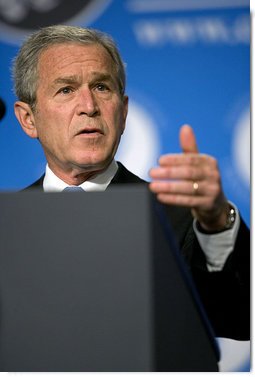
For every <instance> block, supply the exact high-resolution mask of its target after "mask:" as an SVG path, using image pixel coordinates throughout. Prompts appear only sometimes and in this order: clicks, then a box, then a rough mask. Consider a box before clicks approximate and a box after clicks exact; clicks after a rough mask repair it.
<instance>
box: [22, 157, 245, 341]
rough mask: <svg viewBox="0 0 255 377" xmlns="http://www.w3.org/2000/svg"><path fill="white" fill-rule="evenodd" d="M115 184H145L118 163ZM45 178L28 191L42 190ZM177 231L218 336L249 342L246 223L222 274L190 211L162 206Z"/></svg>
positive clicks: (242, 225)
mask: <svg viewBox="0 0 255 377" xmlns="http://www.w3.org/2000/svg"><path fill="white" fill-rule="evenodd" d="M118 165H119V169H118V171H117V173H116V175H115V176H114V178H113V180H112V181H111V185H112V184H123V183H124V184H127V183H136V184H137V183H140V184H146V182H145V181H143V180H142V179H140V178H139V177H137V176H136V175H134V174H132V173H131V172H130V171H128V170H127V169H126V168H125V167H124V166H123V165H122V164H121V163H119V162H118ZM43 178H44V176H42V177H41V178H40V179H39V180H38V181H36V182H35V183H34V184H32V185H31V186H29V187H28V188H26V189H25V190H28V189H40V190H42V183H43ZM162 207H164V210H165V211H166V212H167V217H168V220H169V222H170V223H171V226H172V228H173V230H174V233H175V236H176V240H177V243H178V245H179V248H180V251H181V254H182V255H183V257H184V259H185V260H186V262H187V264H188V266H189V269H190V272H191V275H192V277H193V280H194V283H195V285H196V287H197V290H198V292H199V295H200V298H201V300H202V302H203V305H204V307H205V310H206V312H207V315H208V317H209V319H210V321H211V324H212V326H213V328H214V332H215V334H216V336H219V337H227V338H233V339H239V340H248V339H249V338H250V233H249V230H248V228H247V227H246V225H245V223H244V222H243V221H242V220H241V226H240V229H239V233H238V236H237V240H236V244H235V249H234V251H233V253H231V255H230V256H229V257H228V259H227V261H226V263H225V266H224V268H223V270H222V271H220V272H208V270H207V267H206V261H205V256H204V253H203V251H202V250H201V248H200V246H199V243H198V240H197V238H196V235H195V233H194V231H193V226H192V223H193V218H192V216H191V213H190V210H189V209H186V208H181V207H175V206H162Z"/></svg>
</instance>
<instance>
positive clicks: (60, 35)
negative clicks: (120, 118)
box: [12, 25, 126, 110]
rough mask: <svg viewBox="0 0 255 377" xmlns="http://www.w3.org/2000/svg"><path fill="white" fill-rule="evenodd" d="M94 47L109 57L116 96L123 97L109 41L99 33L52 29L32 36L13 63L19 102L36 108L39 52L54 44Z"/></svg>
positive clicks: (119, 65)
mask: <svg viewBox="0 0 255 377" xmlns="http://www.w3.org/2000/svg"><path fill="white" fill-rule="evenodd" d="M62 43H77V44H82V45H88V44H98V45H101V46H103V47H104V48H105V49H106V51H107V52H108V53H109V55H110V56H111V58H112V60H113V63H114V65H115V70H116V79H117V82H118V86H119V91H120V94H121V95H122V96H123V95H124V93H125V84H126V75H125V66H124V63H123V61H122V59H121V56H120V53H119V51H118V48H117V46H116V44H115V42H114V41H113V39H112V38H111V37H110V36H109V35H107V34H106V33H103V32H101V31H99V30H95V29H88V28H82V27H77V26H66V25H53V26H48V27H44V28H42V29H40V30H39V31H37V32H35V33H33V34H32V35H31V36H30V37H29V38H28V39H27V40H26V41H25V42H24V44H23V45H22V47H21V48H20V50H19V53H18V55H17V56H16V58H15V59H14V62H13V70H12V74H13V80H14V89H15V93H16V95H17V97H18V99H19V100H21V101H23V102H26V103H28V104H29V105H30V106H31V108H32V110H34V109H35V106H36V91H37V84H38V69H37V68H38V60H39V56H40V54H41V53H42V51H44V50H46V49H47V48H48V47H50V46H52V45H55V44H62Z"/></svg>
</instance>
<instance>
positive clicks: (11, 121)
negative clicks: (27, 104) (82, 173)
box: [0, 0, 250, 370]
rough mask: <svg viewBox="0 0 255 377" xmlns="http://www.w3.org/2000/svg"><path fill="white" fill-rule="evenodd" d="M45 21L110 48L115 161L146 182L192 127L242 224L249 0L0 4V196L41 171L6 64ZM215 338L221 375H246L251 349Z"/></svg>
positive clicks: (246, 208) (246, 210) (246, 211)
mask: <svg viewBox="0 0 255 377" xmlns="http://www.w3.org/2000/svg"><path fill="white" fill-rule="evenodd" d="M52 23H65V24H72V25H81V26H90V27H94V28H98V29H101V30H103V31H106V32H108V33H109V34H111V35H112V36H113V37H114V39H115V40H116V41H117V43H118V46H119V48H120V51H121V54H122V56H123V59H124V61H125V62H126V69H127V82H128V84H127V94H128V95H129V97H130V112H129V116H128V121H127V128H126V131H125V134H124V136H123V140H122V144H121V147H120V149H119V152H118V156H117V157H118V159H119V160H121V161H122V162H123V163H124V164H125V165H126V166H127V167H128V168H129V169H130V170H132V171H134V172H135V173H137V174H138V175H140V176H141V177H144V178H146V179H149V178H148V174H147V172H148V170H149V168H150V167H152V166H153V165H155V164H156V162H157V158H158V157H159V155H160V154H162V153H168V152H174V153H175V152H179V151H180V148H179V140H178V133H179V128H180V126H181V125H182V124H183V123H189V124H191V125H192V126H193V127H194V129H195V132H196V135H197V140H198V146H199V149H200V151H201V152H203V153H208V154H211V155H213V156H215V157H217V159H218V161H219V166H220V170H221V173H222V180H223V186H224V189H225V193H226V195H227V197H228V198H229V199H230V200H232V201H233V202H234V203H236V204H237V205H238V207H239V208H240V210H241V213H242V216H243V217H244V219H245V221H246V223H247V224H248V225H249V223H250V189H249V188H250V10H249V1H246V0H192V1H188V0H123V1H118V0H105V1H103V0H93V1H84V0H76V1H72V2H70V1H63V0H62V1H61V0H50V1H49V0H40V1H35V0H30V1H29V0H23V1H22V0H20V1H18V2H15V1H12V2H11V1H9V0H6V1H5V0H2V1H0V71H1V76H0V97H1V98H2V99H3V100H4V102H5V103H6V106H7V112H6V115H5V117H4V118H3V119H2V121H1V123H0V156H1V175H0V190H2V191H5V190H19V189H21V188H23V187H25V186H26V185H28V184H30V183H32V182H33V181H34V180H36V179H37V178H38V177H39V176H40V175H41V174H42V173H43V171H44V167H45V159H44V156H43V153H42V150H41V147H40V145H39V143H38V142H37V141H35V140H32V139H29V138H28V137H27V136H26V135H25V134H24V133H23V131H22V130H21V128H20V126H19V124H18V122H17V120H16V118H15V116H14V114H13V103H14V101H15V96H14V94H13V92H12V82H11V76H10V66H11V62H12V59H13V57H14V56H15V54H16V53H17V50H18V46H19V44H20V42H21V40H22V39H23V37H24V36H25V35H27V34H29V32H30V31H31V30H33V29H37V28H38V27H39V26H42V25H47V24H52ZM220 342H221V343H220V344H221V347H222V350H223V360H222V362H221V368H222V370H248V368H249V344H248V343H246V342H245V343H243V342H241V343H238V342H228V341H223V340H221V341H220ZM229 350H231V356H230V357H228V352H229ZM233 352H234V354H233Z"/></svg>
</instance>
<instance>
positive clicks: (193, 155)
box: [149, 125, 229, 232]
mask: <svg viewBox="0 0 255 377" xmlns="http://www.w3.org/2000/svg"><path fill="white" fill-rule="evenodd" d="M180 145H181V148H182V151H183V153H180V154H167V155H163V156H161V157H160V159H159V166H158V167H156V168H153V169H151V170H150V176H151V178H152V182H151V183H150V186H149V187H150V189H151V191H152V192H154V193H155V194H156V195H157V198H158V200H159V201H160V202H162V203H164V204H170V205H171V204H172V205H179V206H184V207H189V208H190V209H191V212H192V214H193V216H194V217H195V218H196V219H197V220H198V221H199V223H200V225H201V227H202V228H203V229H204V230H205V231H209V232H216V231H220V230H222V229H224V226H225V224H226V220H227V214H228V211H229V204H228V202H227V200H226V198H225V195H224V193H223V189H222V185H221V178H220V172H219V168H218V163H217V160H216V159H215V158H214V157H211V156H209V155H206V154H200V153H199V152H198V148H197V143H196V138H195V134H194V132H193V129H192V128H191V127H190V126H188V125H184V126H182V127H181V129H180Z"/></svg>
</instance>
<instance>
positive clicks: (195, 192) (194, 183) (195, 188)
mask: <svg viewBox="0 0 255 377" xmlns="http://www.w3.org/2000/svg"><path fill="white" fill-rule="evenodd" d="M197 192H198V183H197V182H193V194H194V195H196V194H197Z"/></svg>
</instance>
